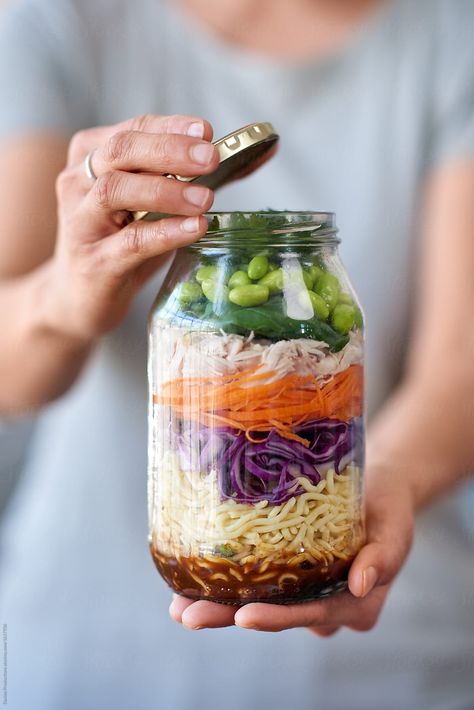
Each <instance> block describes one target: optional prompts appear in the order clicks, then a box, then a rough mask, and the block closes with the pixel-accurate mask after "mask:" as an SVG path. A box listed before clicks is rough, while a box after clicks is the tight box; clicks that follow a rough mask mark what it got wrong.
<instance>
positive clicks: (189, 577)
mask: <svg viewBox="0 0 474 710" xmlns="http://www.w3.org/2000/svg"><path fill="white" fill-rule="evenodd" d="M150 550H151V554H152V557H153V560H154V562H155V565H156V567H157V568H158V571H159V572H160V574H161V576H162V577H163V579H164V580H165V581H166V582H167V584H168V585H169V586H170V587H171V588H172V589H173V591H175V592H176V593H177V594H181V595H183V596H185V597H188V598H189V599H195V600H200V599H207V600H208V601H213V602H218V603H220V604H233V605H238V606H242V605H243V604H249V603H250V602H271V603H272V604H295V603H297V602H307V601H311V600H315V599H322V598H324V597H327V596H329V595H331V594H335V593H336V592H339V591H342V590H343V589H346V587H347V576H348V573H349V568H350V566H351V563H352V560H353V559H354V558H353V557H352V558H350V559H347V560H337V561H336V562H333V563H332V564H330V565H318V566H316V565H311V563H309V562H302V563H301V564H300V565H298V566H290V565H286V564H284V563H282V564H275V563H270V564H269V565H267V566H265V567H264V571H262V570H261V569H260V568H261V564H255V565H254V566H253V567H252V569H251V570H250V571H245V572H244V568H243V567H242V566H240V565H238V564H236V563H232V562H231V561H229V560H223V559H222V558H216V560H215V561H212V562H210V561H209V560H208V558H206V559H205V560H204V559H201V558H196V557H180V558H176V557H170V556H167V555H163V554H161V553H160V552H158V551H157V550H156V549H155V548H154V547H153V546H152V545H150ZM231 569H233V570H234V573H236V574H238V575H239V576H240V577H242V579H238V578H237V577H236V576H234V575H233V574H232V573H231V572H230V570H231ZM193 575H194V576H193ZM215 575H222V576H223V577H225V579H223V578H222V576H220V577H219V578H218V579H216V578H215ZM196 577H197V578H198V579H199V580H201V583H200V582H198V581H197V580H196ZM212 577H214V579H212Z"/></svg>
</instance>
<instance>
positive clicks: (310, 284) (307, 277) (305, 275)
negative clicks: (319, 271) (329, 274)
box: [301, 269, 313, 289]
mask: <svg viewBox="0 0 474 710" xmlns="http://www.w3.org/2000/svg"><path fill="white" fill-rule="evenodd" d="M301 275H302V277H303V281H304V285H305V286H306V288H307V289H311V288H313V279H312V278H311V274H310V273H309V271H305V270H304V269H303V270H302V272H301Z"/></svg>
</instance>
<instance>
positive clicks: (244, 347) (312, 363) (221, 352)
mask: <svg viewBox="0 0 474 710" xmlns="http://www.w3.org/2000/svg"><path fill="white" fill-rule="evenodd" d="M160 331H161V332H160V334H159V336H158V337H159V342H160V350H159V353H158V357H159V358H160V360H161V367H158V368H157V370H158V371H159V373H158V372H157V373H156V374H157V375H158V381H161V382H163V381H166V380H174V379H177V378H180V377H206V376H211V377H212V376H219V375H232V374H237V373H239V372H241V371H242V370H246V369H248V368H256V367H258V366H260V372H264V371H267V370H268V371H269V372H271V373H272V375H271V376H269V378H268V380H267V381H268V382H271V381H273V380H277V379H280V378H282V377H284V376H285V375H288V374H290V373H295V374H297V375H300V376H305V375H314V376H315V377H322V378H327V377H328V376H332V375H335V374H336V373H338V372H341V371H342V370H345V369H347V368H348V367H349V366H350V365H352V364H354V363H361V362H362V359H363V342H362V335H361V333H360V332H359V331H357V332H352V333H350V336H349V342H348V343H347V345H346V346H345V347H344V348H343V349H342V350H340V351H339V352H337V353H332V352H330V350H329V346H328V345H327V343H324V342H319V341H316V340H309V339H307V338H299V339H295V340H279V341H278V342H276V343H274V342H272V341H270V340H264V339H261V338H259V339H258V340H256V339H255V338H254V337H253V334H252V335H250V336H248V337H244V336H242V335H233V334H230V335H229V334H226V333H223V332H222V333H221V334H220V335H218V334H214V333H203V332H199V331H197V332H190V331H188V330H184V329H182V328H167V327H163V328H162V329H160ZM165 363H166V364H165Z"/></svg>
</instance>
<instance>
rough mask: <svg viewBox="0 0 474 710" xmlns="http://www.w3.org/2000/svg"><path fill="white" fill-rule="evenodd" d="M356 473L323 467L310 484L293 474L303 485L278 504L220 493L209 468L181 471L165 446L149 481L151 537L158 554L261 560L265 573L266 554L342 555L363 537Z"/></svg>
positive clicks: (327, 558)
mask: <svg viewBox="0 0 474 710" xmlns="http://www.w3.org/2000/svg"><path fill="white" fill-rule="evenodd" d="M360 478H361V471H360V469H359V468H357V467H356V466H353V465H349V466H347V467H346V468H345V470H344V471H343V472H342V473H341V474H336V473H335V472H334V471H333V470H329V471H328V472H327V474H326V477H325V478H322V479H321V481H320V482H319V483H318V484H317V485H313V484H312V483H311V482H310V481H309V480H308V479H307V478H305V477H304V476H301V477H299V478H298V479H297V480H298V482H299V483H300V485H301V487H302V488H303V489H304V491H305V492H304V493H302V494H301V495H300V496H297V497H293V498H290V499H289V500H288V501H286V502H285V503H283V504H281V505H269V504H268V503H267V501H260V502H259V503H257V504H255V505H252V504H241V503H236V502H235V501H233V500H220V498H219V494H218V486H217V473H216V471H211V472H210V473H209V474H200V473H189V472H183V471H182V470H181V469H180V467H179V459H178V457H177V456H176V455H175V454H171V453H167V454H164V455H163V456H162V458H161V465H160V470H159V471H156V472H155V474H154V482H153V485H152V486H151V488H150V490H151V495H152V496H153V498H154V499H153V500H152V505H151V510H152V511H153V513H152V518H151V520H150V523H151V532H152V542H153V544H154V546H155V547H156V549H157V550H159V551H160V552H161V553H162V554H167V555H171V556H176V557H179V556H183V555H184V556H188V557H195V558H199V557H200V558H201V560H202V561H203V562H204V560H205V561H206V562H207V563H210V564H212V560H213V559H215V557H213V555H216V556H217V557H218V558H219V559H220V560H222V562H224V561H225V562H226V563H227V565H228V567H229V570H230V571H231V572H232V571H233V570H232V568H233V567H234V565H235V564H236V563H237V564H238V565H239V566H240V567H239V568H240V569H241V566H242V565H250V566H252V565H254V564H255V563H256V562H261V563H262V567H261V568H260V572H261V573H262V574H265V570H266V567H264V566H263V564H265V563H266V564H267V566H268V564H269V563H270V562H272V561H273V562H276V563H284V562H288V560H295V559H296V560H298V561H299V562H301V561H308V562H311V561H313V562H314V561H316V562H318V563H320V562H321V561H323V562H325V563H330V562H332V561H334V560H335V559H349V558H350V557H351V556H352V555H353V554H354V552H355V551H356V550H357V549H358V548H359V547H360V544H361V538H362V529H361V527H362V526H361V521H360V515H359V513H358V511H359V508H360ZM203 541H206V542H205V544H204V543H203ZM227 548H229V549H227ZM229 552H230V553H231V555H232V557H231V559H229V558H228V557H226V555H228V554H229ZM301 555H304V558H302V557H301ZM203 556H204V559H203ZM206 562H205V563H206ZM294 564H296V563H294ZM234 576H235V575H234ZM216 579H217V578H216ZM262 579H263V577H262Z"/></svg>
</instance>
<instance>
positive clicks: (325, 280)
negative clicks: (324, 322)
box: [313, 273, 341, 311]
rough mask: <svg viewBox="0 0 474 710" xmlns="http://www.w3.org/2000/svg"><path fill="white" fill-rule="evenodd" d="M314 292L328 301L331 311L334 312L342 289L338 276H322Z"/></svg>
mask: <svg viewBox="0 0 474 710" xmlns="http://www.w3.org/2000/svg"><path fill="white" fill-rule="evenodd" d="M313 291H315V293H317V294H319V295H320V296H321V297H322V298H324V300H325V301H326V303H327V305H328V306H329V310H330V311H332V309H333V308H334V306H335V305H336V303H337V301H338V298H339V293H340V291H341V287H340V285H339V281H338V278H337V276H334V274H327V273H325V274H321V276H320V277H319V278H318V280H317V281H316V284H315V285H314V287H313Z"/></svg>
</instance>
